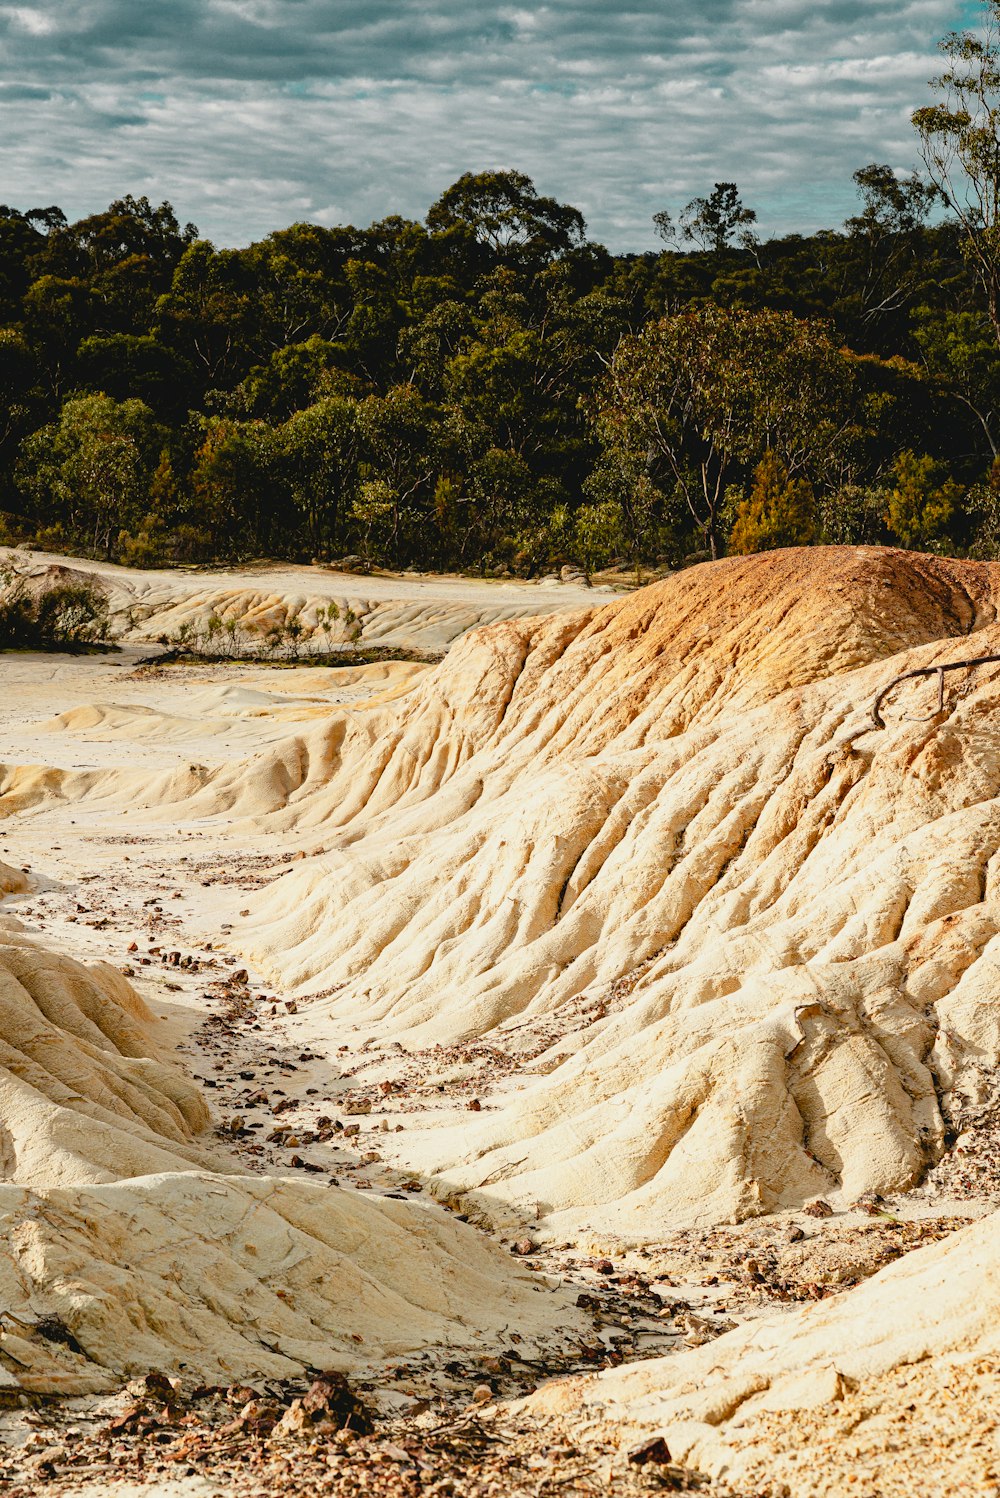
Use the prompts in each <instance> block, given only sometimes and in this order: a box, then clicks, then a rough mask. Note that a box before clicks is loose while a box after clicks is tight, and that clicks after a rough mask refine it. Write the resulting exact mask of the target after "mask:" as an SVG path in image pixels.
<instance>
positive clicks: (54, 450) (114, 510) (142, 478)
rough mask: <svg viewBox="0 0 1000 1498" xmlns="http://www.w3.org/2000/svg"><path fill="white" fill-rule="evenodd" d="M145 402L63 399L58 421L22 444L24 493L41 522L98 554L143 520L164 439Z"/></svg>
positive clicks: (107, 553) (95, 397)
mask: <svg viewBox="0 0 1000 1498" xmlns="http://www.w3.org/2000/svg"><path fill="white" fill-rule="evenodd" d="M163 435H164V434H163V431H162V429H161V428H160V427H158V425H157V423H156V421H155V419H154V416H153V413H152V411H150V409H149V407H148V406H146V405H144V404H143V402H142V401H138V400H127V401H121V402H119V401H115V400H113V399H112V398H111V397H110V396H107V395H87V396H78V397H76V398H74V399H72V400H69V401H67V402H66V404H65V405H64V406H63V408H62V411H61V412H60V415H59V420H58V421H57V422H53V423H52V424H51V425H49V426H45V427H42V428H41V429H40V430H39V431H37V432H35V433H33V434H32V435H31V436H30V437H28V438H26V439H25V440H24V442H22V444H21V453H20V460H19V465H18V474H19V480H20V487H21V491H22V493H23V494H24V496H25V497H26V498H28V499H30V501H31V502H32V503H33V507H34V512H35V515H36V517H37V518H38V520H39V522H40V524H41V525H42V526H43V527H44V525H45V524H46V523H49V524H51V523H53V522H55V523H58V524H60V525H63V526H64V527H65V528H66V530H67V532H68V533H69V534H70V535H71V536H73V537H74V539H76V540H77V544H83V545H86V546H87V547H88V549H89V550H90V551H91V552H92V553H93V554H95V555H104V556H110V555H111V551H112V542H113V540H114V538H115V537H117V535H118V533H119V531H120V530H123V529H124V530H131V529H132V528H133V527H134V526H135V525H136V524H137V523H138V522H139V520H140V518H141V517H142V515H143V512H144V508H145V502H146V498H147V495H148V493H149V484H150V480H151V478H152V474H153V470H154V467H155V465H156V461H157V457H158V455H159V452H160V448H161V444H162V441H163Z"/></svg>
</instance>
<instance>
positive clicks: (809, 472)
mask: <svg viewBox="0 0 1000 1498" xmlns="http://www.w3.org/2000/svg"><path fill="white" fill-rule="evenodd" d="M851 397H852V370H851V367H850V365H849V363H848V361H847V360H845V358H844V357H843V355H842V354H841V353H840V351H839V350H838V349H837V348H836V346H835V344H834V343H833V342H832V340H831V339H830V337H829V335H828V333H827V332H826V330H825V329H823V328H822V327H820V326H819V325H817V324H815V323H808V322H804V321H802V320H801V319H798V318H795V317H793V316H792V315H791V314H790V313H784V312H771V311H762V312H730V311H727V310H725V309H723V308H720V307H713V306H708V307H704V308H702V309H700V310H698V311H696V312H685V313H680V314H677V315H676V316H674V317H668V318H662V319H660V320H659V321H657V322H653V323H650V324H649V325H648V326H647V327H646V329H645V330H644V331H643V332H642V333H641V334H640V335H638V336H637V337H633V338H626V339H623V340H622V342H621V343H620V344H619V346H618V349H617V351H616V353H615V357H614V359H613V361H612V364H611V367H610V370H609V373H608V377H607V379H606V380H605V382H604V385H603V387H602V389H601V391H600V392H599V395H598V434H599V436H600V438H601V441H602V443H603V446H604V449H605V455H606V461H607V462H608V463H609V464H611V465H614V466H615V467H617V469H618V472H619V474H620V475H621V479H622V483H623V485H624V486H625V487H626V488H628V489H635V490H637V489H640V487H641V486H642V485H643V484H652V485H654V486H655V487H657V488H658V489H660V490H661V491H662V492H666V491H669V490H675V491H678V492H679V493H680V494H681V496H682V497H683V500H684V503H685V505H686V507H687V509H688V511H689V513H690V515H691V517H692V519H693V521H694V522H695V524H696V525H697V526H698V528H699V529H700V530H701V532H702V534H703V536H704V541H705V545H706V547H707V548H708V549H709V550H710V551H711V554H712V555H713V556H715V555H716V553H717V549H718V546H719V542H720V529H719V526H720V515H721V509H722V505H723V501H724V498H725V491H726V487H727V485H728V484H730V483H731V482H733V481H734V479H735V478H738V477H739V476H741V474H748V473H750V472H751V471H752V470H753V468H754V467H755V466H756V465H757V463H758V462H760V461H761V459H762V457H763V456H764V454H765V453H766V452H769V451H773V452H774V453H775V454H776V455H777V456H779V457H780V458H781V460H782V461H783V463H784V464H785V465H786V468H787V470H788V472H789V473H791V474H792V475H794V476H795V477H800V476H809V477H810V478H811V477H813V476H815V477H816V478H820V479H821V478H823V477H825V476H826V474H827V473H828V472H829V471H832V470H835V467H836V464H837V460H838V458H839V456H840V449H841V447H842V443H843V439H844V434H845V432H846V429H847V419H848V414H849V411H850V408H851Z"/></svg>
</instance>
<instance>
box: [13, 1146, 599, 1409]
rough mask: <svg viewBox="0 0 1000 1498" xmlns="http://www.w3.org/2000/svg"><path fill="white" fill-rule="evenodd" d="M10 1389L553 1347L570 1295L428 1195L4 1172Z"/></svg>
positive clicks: (84, 1388)
mask: <svg viewBox="0 0 1000 1498" xmlns="http://www.w3.org/2000/svg"><path fill="white" fill-rule="evenodd" d="M0 1295H2V1297H3V1306H4V1322H3V1329H2V1332H0V1390H2V1389H3V1388H4V1387H5V1386H6V1387H8V1388H10V1387H20V1388H23V1389H27V1390H29V1391H35V1392H42V1393H52V1392H62V1393H76V1394H79V1393H85V1392H88V1391H95V1390H100V1389H107V1388H114V1387H117V1386H118V1385H119V1384H120V1383H121V1382H122V1380H123V1379H125V1378H128V1377H130V1376H132V1375H134V1374H140V1373H145V1372H147V1371H148V1370H149V1369H151V1368H155V1369H161V1370H163V1371H165V1372H167V1373H170V1374H179V1375H181V1376H183V1377H185V1378H188V1379H194V1380H196V1381H197V1380H205V1381H207V1382H209V1383H229V1382H232V1381H233V1380H246V1379H248V1378H252V1379H259V1378H262V1377H264V1378H268V1377H271V1378H291V1377H295V1376H297V1375H301V1374H302V1373H303V1371H304V1370H308V1369H317V1368H321V1369H325V1368H352V1369H358V1368H363V1367H373V1366H377V1365H378V1364H379V1363H380V1362H381V1361H382V1360H384V1359H385V1358H391V1357H397V1358H398V1357H400V1356H404V1355H407V1354H413V1353H415V1352H418V1351H420V1350H422V1349H427V1348H434V1347H439V1348H440V1347H447V1348H448V1349H449V1352H450V1355H452V1356H454V1355H456V1354H457V1353H463V1352H464V1353H468V1352H471V1351H481V1349H482V1346H483V1343H484V1340H485V1339H488V1341H489V1344H490V1345H491V1346H500V1345H502V1344H503V1341H504V1339H505V1337H506V1336H507V1335H508V1334H509V1332H510V1331H511V1330H515V1331H516V1334H517V1338H516V1340H517V1342H518V1345H519V1348H520V1351H521V1352H522V1353H524V1351H525V1349H527V1350H528V1352H529V1353H530V1351H531V1350H532V1349H535V1350H537V1349H540V1348H541V1347H543V1346H548V1347H552V1348H555V1347H556V1346H558V1345H561V1343H562V1341H563V1339H564V1338H565V1337H566V1335H567V1334H569V1333H571V1332H572V1330H573V1329H575V1328H576V1327H577V1326H579V1325H581V1324H582V1321H581V1318H580V1316H579V1313H578V1312H577V1311H576V1310H575V1308H574V1307H573V1303H572V1299H571V1297H570V1296H569V1295H568V1294H567V1293H566V1292H565V1291H562V1290H558V1289H554V1288H552V1287H551V1286H550V1285H549V1284H547V1283H545V1282H544V1281H543V1280H542V1278H541V1277H540V1276H537V1275H529V1274H527V1273H525V1272H523V1271H519V1270H518V1269H517V1268H516V1267H515V1266H514V1264H513V1263H512V1261H511V1259H510V1257H509V1255H503V1254H501V1252H500V1251H499V1250H498V1249H496V1248H494V1247H493V1246H492V1245H491V1244H489V1243H487V1242H485V1241H484V1240H483V1239H482V1238H480V1237H479V1236H478V1235H477V1234H476V1233H475V1231H474V1230H473V1229H472V1228H470V1227H466V1226H464V1225H463V1224H462V1223H459V1222H454V1221H452V1220H451V1219H450V1218H448V1217H447V1216H446V1214H445V1213H444V1212H442V1211H441V1210H440V1209H437V1208H435V1207H433V1206H427V1207H423V1206H419V1205H416V1204H411V1203H410V1202H396V1201H391V1200H388V1199H386V1198H384V1197H382V1198H378V1199H370V1198H366V1197H364V1196H363V1195H361V1194H360V1193H359V1192H353V1191H352V1192H348V1191H341V1190H337V1189H331V1188H330V1187H328V1186H313V1185H308V1184H305V1183H303V1182H302V1181H301V1180H287V1179H283V1178H279V1179H275V1178H273V1177H265V1178H261V1177H250V1176H226V1175H210V1174H206V1173H204V1172H187V1173H176V1172H174V1173H166V1174H160V1175H147V1176H142V1177H139V1178H137V1179H133V1180H126V1181H121V1182H117V1183H114V1184H110V1185H102V1186H89V1187H49V1188H45V1189H38V1190H36V1191H28V1190H24V1189H19V1188H16V1187H12V1186H0Z"/></svg>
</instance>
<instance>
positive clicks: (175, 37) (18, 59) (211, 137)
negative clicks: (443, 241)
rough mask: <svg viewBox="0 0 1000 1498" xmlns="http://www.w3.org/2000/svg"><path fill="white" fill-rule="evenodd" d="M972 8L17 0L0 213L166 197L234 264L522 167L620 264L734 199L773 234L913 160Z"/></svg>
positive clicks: (0, 54)
mask: <svg viewBox="0 0 1000 1498" xmlns="http://www.w3.org/2000/svg"><path fill="white" fill-rule="evenodd" d="M982 14H983V11H982V6H981V4H979V3H978V0H623V4H622V6H621V7H619V5H617V4H616V3H615V0H552V3H550V4H547V5H534V4H530V3H527V0H524V3H513V4H495V3H493V0H38V3H35V4H28V3H18V4H8V3H5V0H0V140H2V142H3V145H2V155H0V202H7V203H10V204H12V205H13V206H15V207H18V208H21V209H22V210H23V209H26V208H30V207H36V206H45V205H47V204H49V203H56V204H58V205H59V206H61V207H62V208H63V209H64V210H65V211H66V213H67V214H68V215H69V216H70V218H76V217H80V216H82V215H84V214H86V213H91V212H95V211H97V210H99V209H101V208H104V207H106V206H107V204H108V203H109V202H111V201H112V200H113V199H114V198H117V197H121V196H122V195H123V194H125V193H128V192H130V193H133V194H134V195H136V196H140V195H142V194H145V195H147V196H148V197H150V198H151V199H153V201H154V202H159V201H161V200H162V199H164V198H168V199H169V200H170V201H171V202H172V203H173V205H174V208H175V210H176V212H177V215H178V217H179V218H180V219H181V220H182V222H183V221H186V220H193V221H194V222H195V223H196V224H197V225H198V227H199V229H200V231H201V233H202V234H203V235H204V236H205V237H208V238H211V239H213V240H214V241H215V242H216V243H217V244H220V245H241V244H247V243H249V242H250V241H251V240H252V239H255V238H260V237H262V236H263V235H265V234H267V233H269V232H270V231H271V230H273V229H278V228H282V227H284V226H285V225H287V224H289V223H293V222H295V221H298V220H304V219H308V220H311V221H313V222H318V223H322V224H343V223H354V224H357V225H366V224H369V223H371V222H373V221H375V220H377V219H380V218H384V217H386V216H387V215H389V214H393V213H399V214H402V215H404V216H405V217H408V218H417V219H421V218H423V217H424V215H425V214H426V212H427V209H428V208H429V206H430V205H431V203H433V202H434V200H435V199H436V198H437V197H438V196H439V195H440V193H441V192H442V191H443V190H444V189H445V188H446V187H447V186H448V185H449V184H450V183H451V182H453V181H455V179H456V178H457V177H459V176H460V175H461V174H462V173H463V172H466V171H482V170H485V169H487V168H508V167H515V168H517V169H518V170H520V171H523V172H526V173H527V174H528V175H529V176H530V177H531V178H532V179H533V180H534V182H535V186H536V188H537V189H538V191H539V192H541V193H544V194H546V195H551V196H554V197H557V198H558V199H560V201H562V202H565V203H571V204H573V206H574V207H576V208H579V209H580V210H581V211H582V212H583V214H584V216H585V217H586V219H587V224H588V231H589V233H590V235H591V237H592V238H595V239H598V240H600V241H602V242H603V243H605V244H606V245H608V247H609V248H611V249H612V250H615V251H642V250H647V249H652V248H654V247H655V246H656V244H657V240H656V237H655V233H654V230H653V225H652V222H651V218H652V215H653V214H654V213H655V212H657V211H658V210H659V209H662V208H666V209H668V210H669V211H671V212H672V213H673V214H674V215H675V216H676V213H677V211H678V210H679V209H680V208H681V207H683V205H684V204H685V203H686V202H688V201H689V200H690V199H691V198H692V197H694V196H696V195H703V194H705V193H707V192H709V191H711V188H712V185H713V183H714V182H716V181H735V182H736V183H737V184H738V185H739V187H740V189H741V191H742V194H743V198H744V201H745V202H746V203H747V204H748V205H750V206H751V207H753V208H755V209H756V210H757V213H758V217H759V221H760V226H761V228H762V230H763V232H764V233H765V235H767V234H769V233H785V232H794V231H798V232H804V233H807V232H810V231H811V230H814V229H817V228H824V227H826V228H830V227H836V226H838V225H839V224H840V223H841V222H842V221H843V219H844V218H845V217H847V215H848V214H850V213H851V212H853V211H854V207H855V197H854V189H853V184H852V182H851V174H852V172H853V171H855V170H856V169H857V168H858V167H860V166H863V165H865V164H866V163H868V162H871V161H880V162H888V163H889V164H890V165H891V166H893V167H895V168H897V169H898V170H901V171H904V170H909V169H912V168H913V167H914V166H916V165H917V162H918V158H917V152H916V140H915V136H914V134H913V131H912V127H911V126H910V123H909V115H910V111H911V110H913V109H914V108H916V107H918V106H919V105H920V104H922V103H925V102H926V101H927V100H928V98H929V91H928V88H927V80H928V79H929V78H930V77H932V76H933V75H934V74H935V72H936V71H937V70H938V68H939V58H938V55H937V52H936V43H937V41H938V40H939V39H940V38H941V37H942V36H943V35H945V34H946V33H947V32H949V31H951V30H952V29H954V28H956V27H960V26H963V25H968V24H974V23H975V22H977V21H978V20H979V19H980V17H981V16H982Z"/></svg>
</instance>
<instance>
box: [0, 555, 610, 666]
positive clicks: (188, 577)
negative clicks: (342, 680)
mask: <svg viewBox="0 0 1000 1498" xmlns="http://www.w3.org/2000/svg"><path fill="white" fill-rule="evenodd" d="M0 558H3V559H6V560H8V562H9V563H10V564H11V565H12V566H13V567H14V569H15V571H16V572H17V573H18V574H20V575H21V576H22V577H23V579H24V580H25V585H26V586H27V587H28V588H29V589H31V590H37V591H42V590H44V589H46V588H48V587H50V586H52V585H53V584H60V583H83V584H85V585H87V586H89V587H96V588H97V589H98V590H99V591H100V592H101V593H102V594H103V595H104V597H105V599H106V601H107V606H108V611H109V615H110V618H111V623H112V630H113V633H114V635H115V637H116V638H119V639H122V640H127V641H136V640H149V641H156V640H160V639H169V640H170V641H171V642H173V643H179V644H184V643H187V644H195V643H200V644H202V645H207V646H208V647H210V648H214V649H216V650H218V651H221V652H222V653H225V652H226V651H227V650H228V651H229V652H230V653H233V650H234V646H237V645H239V646H241V647H242V648H244V649H245V648H248V647H252V646H254V645H255V644H256V646H257V647H258V648H261V647H264V648H267V649H270V650H273V651H274V653H275V654H276V655H278V656H279V657H281V656H283V655H285V654H286V653H287V652H288V650H289V649H290V648H291V647H293V646H294V649H295V650H296V651H297V652H298V651H301V652H304V653H305V654H309V653H310V652H311V651H321V652H322V651H327V650H330V649H331V648H334V649H336V648H337V647H338V646H341V645H344V644H362V645H387V646H393V647H396V648H402V649H409V650H421V651H431V652H439V651H443V650H447V649H448V647H449V645H451V644H452V642H453V641H454V640H457V639H458V638H459V637H460V636H462V635H464V634H466V633H467V632H468V631H469V630H471V629H476V628H479V627H480V626H481V625H484V624H490V623H493V622H494V621H495V620H498V619H514V618H520V617H523V616H531V615H536V614H551V613H555V612H557V611H559V610H562V609H566V608H572V607H575V608H579V607H580V606H581V605H582V604H589V603H591V602H592V600H593V594H592V593H591V591H590V590H589V588H587V587H586V586H585V585H584V584H583V583H582V581H579V582H571V583H568V584H561V583H559V582H557V581H556V580H555V579H552V581H551V584H550V585H548V586H545V587H539V586H537V585H532V584H524V583H518V582H509V583H496V584H493V585H490V586H488V587H484V586H483V585H482V584H479V585H478V586H477V585H475V584H473V585H472V586H471V587H470V586H468V585H466V584H465V583H464V581H463V580H462V579H460V578H450V577H432V578H427V577H416V576H414V577H409V576H406V577H391V578H386V577H377V578H367V577H363V576H356V575H353V574H350V573H337V572H333V571H330V570H329V569H327V568H325V567H319V566H315V567H304V566H302V567H296V566H290V565H285V564H280V563H279V564H270V565H269V564H266V563H263V564H260V565H258V566H256V567H253V568H251V569H249V570H247V571H245V572H237V571H231V570H225V571H224V570H221V569H216V570H213V571H207V570H202V571H200V572H195V571H191V570H176V571H166V570H159V571H143V570H141V569H137V568H132V567H118V566H114V565H113V564H111V563H100V562H90V561H75V560H71V559H69V558H62V557H55V556H50V555H47V554H44V553H20V552H16V551H11V550H10V548H7V547H3V548H0ZM331 605H332V606H333V607H332V608H331ZM213 621H214V622H213ZM268 636H270V642H268ZM236 653H238V651H237V652H236Z"/></svg>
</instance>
